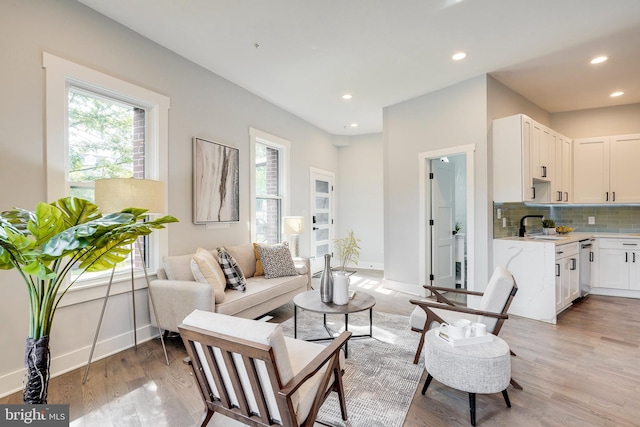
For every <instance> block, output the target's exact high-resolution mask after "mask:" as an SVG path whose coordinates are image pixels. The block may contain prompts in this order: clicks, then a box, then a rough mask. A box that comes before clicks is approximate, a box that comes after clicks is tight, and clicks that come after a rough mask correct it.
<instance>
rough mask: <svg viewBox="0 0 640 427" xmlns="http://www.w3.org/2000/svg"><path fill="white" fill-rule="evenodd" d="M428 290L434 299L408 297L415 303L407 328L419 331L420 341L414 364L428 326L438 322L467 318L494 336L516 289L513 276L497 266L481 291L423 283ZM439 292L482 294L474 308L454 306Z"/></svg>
mask: <svg viewBox="0 0 640 427" xmlns="http://www.w3.org/2000/svg"><path fill="white" fill-rule="evenodd" d="M425 288H426V289H427V290H429V291H431V292H432V293H433V294H434V295H435V297H436V301H432V300H431V301H427V300H411V303H412V304H415V305H416V308H415V309H414V310H413V312H412V313H411V316H410V323H411V329H412V330H413V331H416V332H420V342H419V343H418V348H417V349H416V355H415V358H414V360H413V363H418V361H419V360H420V353H421V352H422V347H423V346H424V336H425V334H426V333H427V331H428V330H429V329H432V328H435V327H438V326H439V325H440V324H441V323H449V322H453V321H455V320H458V319H468V320H470V321H471V322H480V323H484V324H485V325H487V333H490V334H493V335H498V333H499V332H500V329H501V328H502V324H503V323H504V321H505V320H506V319H507V318H509V315H508V314H507V311H508V310H509V306H510V305H511V301H512V300H513V297H514V296H515V294H516V292H517V291H518V286H517V284H516V281H515V279H514V278H513V276H512V275H511V273H509V271H508V270H507V269H505V268H503V267H497V268H496V269H495V270H494V272H493V275H492V276H491V279H490V280H489V283H488V284H487V288H486V289H485V291H484V292H475V291H467V290H465V289H452V288H443V287H438V286H425ZM442 292H450V293H455V294H463V295H474V296H480V297H482V298H481V299H480V304H479V306H478V308H477V309H474V308H468V307H462V306H458V305H455V304H454V303H453V302H451V301H450V300H449V299H447V298H446V297H445V296H444V295H442Z"/></svg>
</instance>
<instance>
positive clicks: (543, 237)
mask: <svg viewBox="0 0 640 427" xmlns="http://www.w3.org/2000/svg"><path fill="white" fill-rule="evenodd" d="M527 237H529V238H530V239H535V240H564V239H568V237H567V236H527Z"/></svg>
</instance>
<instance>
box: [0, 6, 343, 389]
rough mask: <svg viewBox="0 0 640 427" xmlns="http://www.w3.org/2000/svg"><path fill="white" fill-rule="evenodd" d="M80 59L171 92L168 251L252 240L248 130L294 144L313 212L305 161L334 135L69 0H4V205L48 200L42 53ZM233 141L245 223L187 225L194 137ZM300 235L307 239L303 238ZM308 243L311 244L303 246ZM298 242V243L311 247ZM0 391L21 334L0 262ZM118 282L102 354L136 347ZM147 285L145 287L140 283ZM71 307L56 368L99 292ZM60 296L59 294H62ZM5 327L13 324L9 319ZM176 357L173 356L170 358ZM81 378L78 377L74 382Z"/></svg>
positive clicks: (81, 343)
mask: <svg viewBox="0 0 640 427" xmlns="http://www.w3.org/2000/svg"><path fill="white" fill-rule="evenodd" d="M43 51H46V52H49V53H52V54H54V55H56V56H59V57H62V58H65V59H68V60H71V61H74V62H77V63H79V64H81V65H84V66H87V67H91V68H94V69H97V70H99V71H101V72H104V73H107V74H110V75H113V76H115V77H118V78H120V79H123V80H126V81H129V82H132V83H135V84H138V85H140V86H143V87H145V88H148V89H151V90H153V91H156V92H159V93H162V94H164V95H167V96H168V97H170V99H171V109H170V111H169V182H168V192H169V200H168V204H169V213H171V214H172V215H174V216H176V217H177V218H178V219H180V223H178V224H171V225H170V226H169V245H170V248H169V252H170V254H184V253H189V252H193V251H194V250H195V249H196V248H197V247H198V246H203V247H207V248H212V247H215V246H216V245H220V244H239V243H249V239H250V233H249V227H248V221H249V199H248V195H249V182H248V176H249V173H248V171H249V164H248V160H249V157H248V147H249V136H248V130H249V127H254V128H257V129H260V130H263V131H265V132H268V133H271V134H273V135H277V136H279V137H281V138H285V139H288V140H290V141H291V156H292V161H291V169H292V170H291V173H292V175H291V204H290V205H291V211H292V212H296V213H303V214H305V213H306V214H308V209H309V208H308V206H309V167H311V166H314V167H318V168H322V169H328V170H335V169H336V167H337V162H338V149H337V148H336V147H335V146H333V144H332V137H331V135H329V134H327V133H326V132H324V131H322V130H320V129H318V128H317V127H315V126H313V125H311V124H309V123H307V122H305V121H303V120H301V119H299V118H297V117H295V116H293V115H292V114H289V113H287V112H285V111H283V110H282V109H280V108H278V107H275V106H274V105H272V104H270V103H268V102H267V101H265V100H263V99H261V98H258V97H256V96H254V95H252V94H251V93H249V92H247V91H245V90H244V89H241V88H239V87H238V86H236V85H234V84H232V83H230V82H229V81H227V80H225V79H223V78H221V77H219V76H217V75H215V74H212V73H210V72H208V71H206V70H204V69H203V68H201V67H199V66H197V65H195V64H193V63H191V62H189V61H187V60H185V59H184V58H182V57H180V56H178V55H176V54H174V53H172V52H171V51H169V50H167V49H165V48H162V47H160V46H158V45H156V44H154V43H152V42H150V41H149V40H147V39H145V38H143V37H141V36H140V35H138V34H137V33H134V32H132V31H130V30H128V29H126V28H125V27H123V26H121V25H119V24H117V23H115V22H113V21H111V20H109V19H107V18H105V17H103V16H102V15H99V14H98V13H96V12H94V11H92V10H91V9H89V8H87V7H85V6H83V5H81V4H79V3H77V2H75V1H71V0H58V1H43V0H20V1H2V2H0V64H2V65H1V66H0V73H1V79H0V150H1V154H2V168H0V182H2V183H3V185H1V186H0V209H2V210H5V209H8V208H11V207H13V206H20V207H24V208H33V207H35V205H36V203H37V202H38V201H41V200H44V198H45V195H46V193H45V190H46V182H45V173H44V172H45V171H44V164H45V162H44V159H45V150H44V147H45V146H44V143H43V141H44V134H45V132H44V130H45V128H44V126H45V123H44V122H45V118H44V104H43V101H44V70H43V69H42V52H43ZM193 136H199V137H202V138H204V139H208V140H212V141H218V142H221V143H224V144H227V145H231V146H234V147H238V148H239V149H240V198H241V205H240V217H241V223H240V224H233V225H230V226H229V228H226V229H207V228H206V227H205V226H203V225H199V226H196V225H194V224H192V212H191V209H192V200H191V185H192V175H191V171H192V159H191V153H192V150H191V144H192V137H193ZM304 238H305V237H304V236H303V239H304ZM307 246H308V245H307ZM307 246H305V245H304V244H303V245H302V247H307ZM0 283H1V284H2V286H1V290H0V292H1V294H0V295H1V298H0V321H1V322H2V325H4V327H3V328H2V333H1V335H0V349H2V350H1V351H0V395H4V394H6V393H7V392H10V391H12V390H16V389H19V388H21V381H22V372H23V354H24V343H25V338H26V336H27V333H28V327H27V324H28V322H27V320H28V304H27V297H26V290H25V285H23V283H22V282H21V280H20V279H19V276H18V274H17V273H16V272H15V271H11V270H10V271H0ZM127 286H128V284H127V283H126V282H125V283H123V284H121V285H119V286H118V289H117V290H116V291H117V295H116V296H115V297H113V298H112V299H110V300H109V306H108V309H107V314H106V318H105V322H104V324H105V325H106V326H105V329H104V330H103V332H102V334H101V336H100V342H102V345H100V347H99V348H98V350H97V352H98V353H97V356H96V357H100V356H101V355H103V354H105V353H107V352H110V351H118V350H121V349H122V348H124V347H126V346H128V345H131V343H132V342H133V340H132V333H131V325H132V323H131V312H130V309H129V305H130V302H131V298H130V296H131V295H130V293H129V292H128V289H127ZM138 286H139V287H142V288H144V284H143V283H140V284H138ZM90 294H92V296H90V297H89V299H90V300H89V301H87V302H82V298H80V299H79V301H78V302H77V303H75V302H74V303H73V304H71V303H70V302H71V300H74V299H76V298H78V296H77V295H67V296H65V300H68V301H69V304H68V305H67V306H65V307H63V308H61V309H60V310H59V311H58V313H57V315H56V319H55V322H54V325H53V331H52V356H53V358H54V361H53V365H52V372H53V373H54V374H55V373H59V372H62V371H64V370H67V369H71V368H74V367H77V366H81V365H83V364H84V363H86V360H87V358H88V354H89V348H90V345H91V340H92V339H93V332H94V331H95V326H96V324H97V319H98V315H99V312H100V306H101V300H100V299H98V298H99V297H100V295H104V289H103V288H98V289H97V290H96V291H95V292H90ZM136 297H137V298H136V301H137V303H138V305H139V307H138V310H137V314H138V322H139V324H141V325H142V326H140V334H141V335H142V338H143V339H144V338H145V336H148V335H149V334H150V333H152V332H153V331H151V330H150V329H149V328H148V325H149V315H148V307H147V300H146V291H145V290H144V289H141V290H140V291H139V292H137V293H136ZM63 301H64V300H63ZM8 325H11V326H8ZM173 363H180V361H173ZM78 386H79V384H78Z"/></svg>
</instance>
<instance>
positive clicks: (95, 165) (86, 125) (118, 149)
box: [67, 86, 146, 200]
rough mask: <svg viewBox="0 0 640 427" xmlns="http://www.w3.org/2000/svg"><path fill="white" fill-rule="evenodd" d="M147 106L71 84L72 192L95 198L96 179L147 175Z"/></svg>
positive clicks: (69, 128)
mask: <svg viewBox="0 0 640 427" xmlns="http://www.w3.org/2000/svg"><path fill="white" fill-rule="evenodd" d="M145 114H146V111H145V109H144V108H140V107H138V106H133V105H131V104H127V103H123V102H120V101H118V100H115V99H111V98H107V97H104V96H101V95H98V94H96V93H93V92H89V91H86V90H83V89H80V88H77V87H74V86H69V87H68V125H69V126H68V132H67V134H68V138H69V141H68V146H69V153H68V156H69V157H68V162H69V171H68V177H67V181H68V185H69V190H70V195H72V196H75V197H81V198H84V199H87V200H94V195H95V194H94V184H93V183H94V181H95V180H96V179H103V178H145Z"/></svg>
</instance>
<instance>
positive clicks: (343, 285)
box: [333, 230, 360, 305]
mask: <svg viewBox="0 0 640 427" xmlns="http://www.w3.org/2000/svg"><path fill="white" fill-rule="evenodd" d="M358 242H360V239H358V238H357V237H356V235H355V233H354V232H353V230H349V232H348V233H347V235H346V236H345V237H342V238H340V239H335V240H334V241H333V245H334V247H335V249H336V253H337V256H338V260H339V262H340V268H339V270H338V271H337V272H336V276H335V278H334V281H333V302H334V304H338V305H344V304H347V303H348V302H349V282H350V278H349V276H347V274H346V269H347V265H349V264H357V263H358V259H359V258H360V246H359V245H358Z"/></svg>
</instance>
